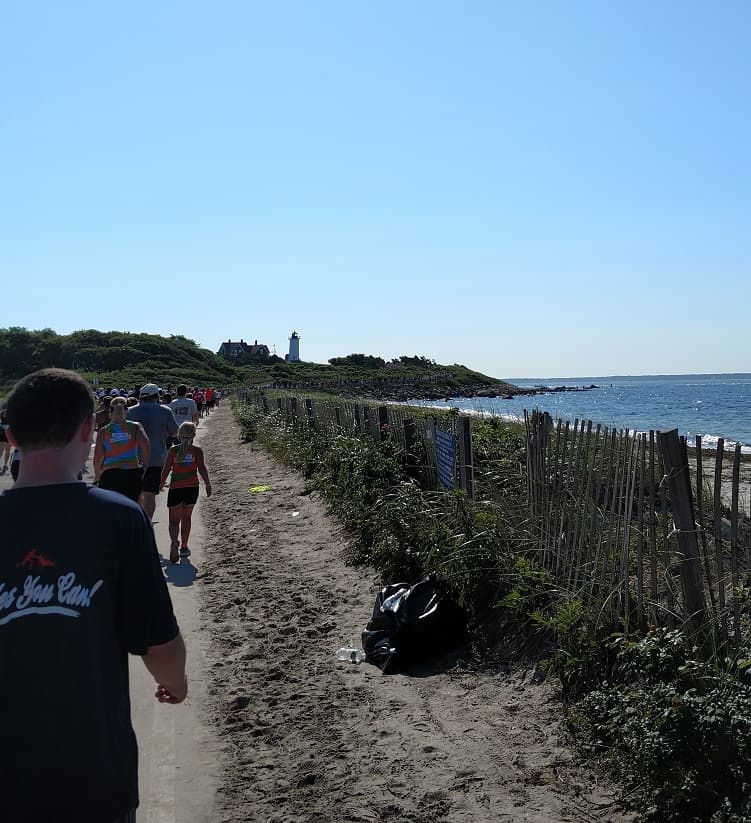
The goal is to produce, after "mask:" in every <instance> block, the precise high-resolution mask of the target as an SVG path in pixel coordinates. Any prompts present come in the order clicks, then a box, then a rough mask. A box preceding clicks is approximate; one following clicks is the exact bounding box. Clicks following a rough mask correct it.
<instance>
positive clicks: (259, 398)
mask: <svg viewBox="0 0 751 823" xmlns="http://www.w3.org/2000/svg"><path fill="white" fill-rule="evenodd" d="M238 395H239V397H240V398H241V399H243V400H245V402H249V403H252V404H254V405H256V406H257V407H258V408H259V410H260V411H261V412H262V413H264V414H271V413H278V414H279V415H281V416H282V418H284V419H286V420H288V421H291V422H292V423H294V424H295V425H303V426H306V427H308V428H309V429H311V430H316V431H326V432H328V433H330V434H342V435H359V436H369V437H372V438H374V439H375V440H383V439H386V438H395V439H397V440H398V441H399V442H400V444H401V446H402V448H403V450H404V453H405V455H406V460H407V471H408V473H409V474H410V475H411V476H412V477H413V478H414V479H415V480H417V481H418V482H419V483H420V484H421V485H422V486H423V487H424V488H427V489H460V490H462V491H464V492H465V493H466V494H467V496H468V497H469V498H470V499H473V498H474V496H475V492H476V488H477V482H476V478H475V456H474V454H473V440H472V421H471V418H469V417H466V416H461V415H456V414H455V415H436V416H435V417H433V418H431V417H429V416H427V417H426V416H425V415H421V416H414V410H413V409H411V408H410V407H409V406H403V405H395V404H394V405H388V406H386V405H376V404H368V403H357V402H355V401H351V400H345V399H343V398H332V399H320V398H317V399H313V398H309V397H297V396H294V395H293V394H283V395H279V396H276V397H268V396H266V395H265V394H263V393H260V394H259V393H258V392H257V391H254V390H252V389H251V390H247V391H240V392H239V393H238ZM525 431H526V440H525V442H526V466H522V467H520V468H521V470H520V474H519V482H520V483H522V484H524V482H525V481H526V486H527V501H528V508H529V517H528V521H527V522H528V526H527V530H528V534H527V535H526V536H525V539H524V540H523V541H521V543H523V551H525V552H529V553H532V555H533V556H534V559H535V560H536V561H537V562H538V563H539V564H540V565H541V566H542V567H544V568H545V569H547V570H548V571H549V572H550V575H551V579H552V580H553V581H554V583H553V585H555V586H558V587H559V588H560V590H561V591H562V592H563V593H565V595H566V596H568V597H570V598H577V599H580V600H581V601H582V603H583V605H584V606H585V608H587V610H588V613H589V614H595V615H597V620H598V622H599V623H600V625H602V626H604V627H611V628H613V629H614V630H616V629H625V630H627V631H628V630H631V629H640V630H646V629H647V628H648V627H649V626H650V625H651V626H668V627H676V626H683V627H686V626H689V627H694V628H695V629H696V630H697V631H702V632H704V633H706V631H707V628H709V629H710V630H711V638H712V640H713V641H715V642H717V643H719V644H722V643H724V642H725V641H727V640H734V641H737V640H738V639H740V636H741V633H742V632H743V631H744V627H745V626H746V625H747V623H748V620H747V617H746V613H745V604H744V602H743V597H742V596H741V595H742V594H743V591H744V589H745V588H746V585H747V581H748V576H749V570H750V568H751V528H749V522H750V518H749V514H751V512H749V499H750V498H751V495H749V491H751V489H749V484H748V481H746V482H745V483H743V484H742V483H741V479H740V477H741V471H740V469H741V464H742V456H741V450H740V446H736V447H735V450H734V452H733V455H732V463H731V469H730V472H729V473H730V477H729V479H728V482H727V483H726V487H727V488H725V489H723V467H724V466H725V465H726V464H725V453H724V443H723V441H722V440H720V441H719V443H718V445H717V450H716V452H715V454H714V456H713V458H712V465H711V466H707V460H706V457H705V451H704V450H703V448H702V442H701V438H698V437H697V438H696V441H695V443H694V444H691V445H690V446H689V444H688V443H687V442H686V440H685V438H680V437H679V435H678V432H677V431H671V432H664V433H661V432H655V431H651V432H649V433H647V434H636V433H634V432H630V431H628V430H617V429H612V428H608V427H603V426H600V425H594V424H593V423H592V422H591V421H579V420H575V421H574V422H573V423H570V422H564V421H556V422H554V421H553V420H552V418H551V417H550V415H549V414H547V413H544V412H543V413H541V412H532V413H527V412H525ZM446 444H449V445H448V449H449V451H448V453H447V445H446ZM477 479H478V480H479V481H481V482H480V485H481V486H483V489H484V488H485V486H488V487H490V484H487V483H486V482H485V478H484V476H483V475H480V476H479V477H478V478H477ZM742 491H743V492H744V494H743V495H742ZM728 501H729V502H728Z"/></svg>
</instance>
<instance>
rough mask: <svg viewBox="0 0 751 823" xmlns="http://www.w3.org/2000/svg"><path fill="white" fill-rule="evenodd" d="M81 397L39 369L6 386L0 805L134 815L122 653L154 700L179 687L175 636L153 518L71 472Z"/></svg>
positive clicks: (87, 406)
mask: <svg viewBox="0 0 751 823" xmlns="http://www.w3.org/2000/svg"><path fill="white" fill-rule="evenodd" d="M93 412H94V398H93V396H92V393H91V390H90V389H89V387H88V385H87V383H86V382H85V381H84V380H83V379H82V378H81V377H79V376H78V375H77V374H75V373H73V372H68V371H65V370H63V369H43V370H42V371H39V372H35V373H34V374H31V375H29V376H27V377H25V378H24V379H23V380H21V381H20V382H19V383H18V384H17V385H16V386H15V388H14V389H13V391H12V393H11V395H10V397H9V398H8V424H9V428H8V435H9V438H10V439H11V441H12V442H13V443H14V444H16V445H17V446H18V448H19V449H20V450H21V467H20V473H19V476H18V481H17V483H16V485H15V487H14V488H13V489H11V490H9V491H6V492H4V493H3V494H2V495H0V523H1V524H2V544H1V545H0V819H2V820H7V821H9V823H49V822H50V821H55V822H56V823H119V821H126V820H127V821H132V820H135V808H136V806H137V805H138V752H137V748H136V739H135V734H134V732H133V727H132V725H131V719H130V697H129V687H128V654H129V653H130V654H137V655H141V656H142V657H143V661H144V663H145V664H146V667H147V668H148V669H149V671H150V672H151V673H152V675H153V676H154V679H155V680H156V682H157V688H156V695H155V696H156V698H157V700H159V701H160V702H165V703H180V702H182V701H183V700H184V699H185V696H186V694H187V688H188V686H187V680H186V677H185V646H184V644H183V640H182V637H181V636H180V633H179V630H178V626H177V622H176V621H175V616H174V613H173V610H172V604H171V602H170V598H169V593H168V591H167V586H166V583H165V580H164V576H163V573H162V570H161V566H160V562H159V555H158V552H157V549H156V544H155V541H154V532H153V529H152V526H151V524H150V522H149V520H148V518H147V517H146V516H145V514H144V512H143V511H142V509H141V508H140V507H139V506H137V505H136V504H135V503H133V502H131V501H130V500H128V499H127V498H125V497H123V496H122V495H119V494H115V493H114V492H108V491H104V490H102V489H97V488H94V487H92V486H87V485H86V484H84V483H81V482H78V481H77V479H76V475H77V473H78V471H79V470H80V468H81V466H82V465H83V464H84V462H85V460H86V458H87V457H88V454H89V449H90V446H91V439H92V433H93V431H94V413H93Z"/></svg>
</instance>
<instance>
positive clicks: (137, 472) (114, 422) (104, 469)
mask: <svg viewBox="0 0 751 823" xmlns="http://www.w3.org/2000/svg"><path fill="white" fill-rule="evenodd" d="M126 408H127V407H126V402H125V398H124V397H115V398H114V399H113V400H112V403H111V404H110V415H111V420H110V422H109V423H107V425H106V426H102V428H101V429H99V431H97V433H96V445H95V446H94V479H95V480H96V481H97V482H98V483H99V488H100V489H109V490H110V491H114V492H119V493H120V494H124V495H125V496H126V497H129V498H130V499H131V500H135V501H136V502H138V498H139V496H140V494H141V479H142V477H143V467H144V466H148V465H149V457H150V455H151V442H150V441H149V438H148V436H147V434H146V431H145V430H144V428H143V426H142V425H141V424H140V423H136V422H134V421H132V420H126V419H125V411H126ZM139 452H140V462H139Z"/></svg>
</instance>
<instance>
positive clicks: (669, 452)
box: [658, 429, 706, 629]
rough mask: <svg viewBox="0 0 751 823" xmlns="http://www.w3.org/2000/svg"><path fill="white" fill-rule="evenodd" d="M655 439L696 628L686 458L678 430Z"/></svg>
mask: <svg viewBox="0 0 751 823" xmlns="http://www.w3.org/2000/svg"><path fill="white" fill-rule="evenodd" d="M658 442H659V444H660V452H661V453H662V459H663V462H664V465H665V475H666V477H667V481H668V488H669V489H670V503H671V508H672V510H673V520H674V524H675V532H676V537H677V540H678V549H679V552H680V555H681V564H680V570H681V582H682V584H683V600H684V610H685V612H686V617H687V618H688V620H689V621H690V622H691V623H692V624H693V626H694V628H695V629H700V628H701V627H702V626H703V625H704V621H705V618H706V614H705V604H704V588H703V585H702V573H701V561H700V559H699V543H698V541H697V539H696V521H695V519H694V507H693V500H692V495H691V477H690V475H689V470H688V460H687V459H686V455H685V449H684V447H683V446H682V445H681V441H680V439H679V437H678V429H673V430H672V431H669V432H660V434H659V435H658Z"/></svg>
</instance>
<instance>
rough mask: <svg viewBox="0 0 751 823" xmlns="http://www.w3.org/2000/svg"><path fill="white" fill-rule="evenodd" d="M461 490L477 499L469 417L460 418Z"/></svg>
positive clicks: (471, 498)
mask: <svg viewBox="0 0 751 823" xmlns="http://www.w3.org/2000/svg"><path fill="white" fill-rule="evenodd" d="M458 435H459V488H460V489H463V490H464V491H465V492H466V493H467V497H468V498H469V499H470V500H474V499H475V467H474V460H473V459H472V421H471V420H470V418H469V417H460V418H459V432H458Z"/></svg>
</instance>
